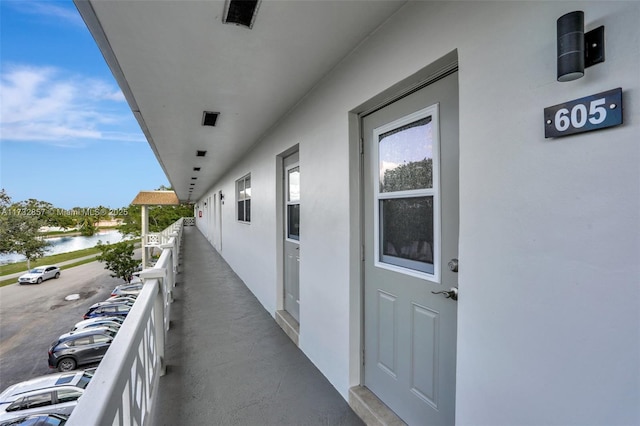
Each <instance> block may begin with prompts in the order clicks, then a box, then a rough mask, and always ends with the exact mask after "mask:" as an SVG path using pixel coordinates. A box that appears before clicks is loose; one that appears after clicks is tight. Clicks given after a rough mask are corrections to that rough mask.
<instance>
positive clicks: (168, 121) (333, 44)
mask: <svg viewBox="0 0 640 426" xmlns="http://www.w3.org/2000/svg"><path fill="white" fill-rule="evenodd" d="M75 3H76V6H77V8H78V10H79V11H80V14H81V15H82V17H83V18H84V20H85V22H86V23H87V26H88V28H89V30H90V31H91V33H92V34H93V36H94V38H95V40H96V42H97V44H98V46H99V47H100V49H101V51H102V53H103V55H104V56H105V59H106V60H107V63H108V64H109V66H110V68H111V70H112V72H113V73H114V76H115V77H116V80H117V81H118V84H119V85H120V87H121V88H122V90H123V92H124V94H125V96H126V97H127V100H128V102H129V105H130V106H131V109H132V111H133V112H134V115H135V116H136V118H137V119H138V122H139V123H140V126H141V127H142V129H143V131H144V132H145V135H146V136H147V139H148V141H149V144H150V145H151V147H152V149H153V151H154V152H155V155H156V157H157V159H158V161H159V162H160V164H161V166H162V168H163V169H164V171H165V173H166V175H167V177H168V179H169V182H170V183H171V185H172V187H173V188H174V189H175V191H176V193H177V194H178V197H179V198H180V200H181V201H188V200H192V201H195V200H197V199H198V198H200V197H201V196H203V195H204V194H205V192H206V191H207V190H208V189H209V188H210V187H211V185H213V184H214V183H215V182H216V181H217V180H218V179H219V178H220V177H221V176H222V175H223V174H224V173H225V172H226V171H227V170H228V169H229V168H230V166H231V165H232V164H234V163H235V162H236V161H238V159H239V158H240V157H241V156H242V155H243V154H245V153H246V152H247V151H248V150H249V149H250V148H251V147H252V146H253V145H255V144H256V143H257V142H258V141H259V140H260V138H261V137H262V136H263V135H264V134H265V133H266V132H267V131H268V130H269V128H271V127H272V126H273V125H274V124H275V123H276V122H277V121H278V120H279V119H281V118H282V117H283V116H284V115H285V114H286V113H287V112H288V111H289V110H290V109H291V108H293V106H294V105H295V104H296V103H297V102H298V101H299V100H300V99H302V98H303V97H304V95H305V94H306V93H308V92H309V91H310V90H311V89H312V88H313V87H314V85H315V84H317V83H318V81H319V80H321V79H322V78H323V76H325V75H326V74H327V73H329V72H330V71H331V69H332V68H333V67H335V66H336V65H337V64H338V63H339V62H340V60H341V59H343V58H344V57H346V56H347V55H348V54H349V52H351V51H352V50H353V49H354V48H355V47H356V46H357V45H358V44H359V43H360V42H362V41H363V40H364V39H365V38H366V37H367V36H368V35H369V34H371V33H372V32H373V31H374V30H375V29H376V28H378V27H379V26H380V25H381V24H382V23H383V22H384V21H385V20H386V19H388V18H389V17H390V16H391V15H392V14H393V13H395V12H396V11H397V10H398V9H399V8H400V7H402V5H403V4H404V3H405V0H391V1H382V0H341V1H329V0H284V1H281V0H263V1H262V2H261V3H260V5H259V8H258V12H257V16H256V20H255V23H254V25H253V28H252V29H248V28H245V27H240V26H236V25H229V24H224V23H222V15H223V13H224V8H225V3H224V1H217V0H207V1H188V0H171V1H142V0H132V1H126V0H119V1H106V0H75ZM203 111H216V112H219V113H220V116H219V117H218V121H217V125H216V126H215V127H205V126H202V125H201V124H202V114H203ZM197 150H206V151H207V154H206V156H205V157H196V151H197ZM194 167H200V171H194ZM193 177H196V178H197V179H196V180H193V179H192V178H193ZM191 183H195V185H194V186H191V185H190V184H191ZM190 188H192V191H190ZM140 189H141V190H143V189H150V188H140Z"/></svg>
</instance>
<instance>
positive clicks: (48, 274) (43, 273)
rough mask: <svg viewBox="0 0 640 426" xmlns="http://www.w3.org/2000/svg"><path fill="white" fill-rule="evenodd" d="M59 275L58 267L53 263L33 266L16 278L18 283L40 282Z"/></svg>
mask: <svg viewBox="0 0 640 426" xmlns="http://www.w3.org/2000/svg"><path fill="white" fill-rule="evenodd" d="M59 277H60V268H58V267H57V266H55V265H45V266H38V267H37V268H33V269H32V270H30V271H29V272H27V273H26V274H24V275H20V277H19V278H18V284H40V283H41V282H42V281H46V280H48V279H51V278H59Z"/></svg>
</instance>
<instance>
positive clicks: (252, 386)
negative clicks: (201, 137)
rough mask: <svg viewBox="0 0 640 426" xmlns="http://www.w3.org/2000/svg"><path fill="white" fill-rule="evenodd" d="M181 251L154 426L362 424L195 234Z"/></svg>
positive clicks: (189, 233)
mask: <svg viewBox="0 0 640 426" xmlns="http://www.w3.org/2000/svg"><path fill="white" fill-rule="evenodd" d="M183 244H184V246H183V250H182V253H183V254H182V260H181V271H182V273H181V274H180V275H179V278H178V286H177V288H176V289H175V293H174V298H175V302H174V303H173V305H172V312H171V329H170V330H169V334H168V341H167V352H166V357H167V359H166V363H167V374H166V375H165V376H163V377H162V378H161V379H160V390H159V393H158V400H157V401H156V407H157V408H156V411H155V413H154V416H153V424H155V425H186V426H188V425H243V426H251V425H361V424H363V423H362V422H361V421H360V419H359V418H358V416H357V415H356V414H355V413H354V412H353V411H352V410H351V408H350V407H349V405H348V404H347V402H346V401H345V400H344V399H343V398H342V397H341V396H340V394H339V393H338V392H337V391H336V390H335V388H334V387H333V386H332V385H331V384H330V383H329V381H328V380H327V379H326V378H325V377H324V376H323V375H322V374H321V373H320V372H319V370H318V369H317V368H316V367H315V366H314V365H313V364H312V363H311V362H310V361H309V359H308V358H307V357H306V356H305V355H304V354H303V353H302V352H301V351H300V350H299V349H298V348H297V347H296V346H295V345H294V344H293V343H292V342H291V340H289V338H288V337H287V335H286V334H285V333H284V332H283V331H282V329H281V328H280V327H279V326H278V325H277V324H276V322H275V321H274V320H273V318H272V317H271V315H269V313H268V312H267V311H266V310H265V309H264V308H263V307H262V305H261V304H260V303H259V302H258V300H257V299H256V298H255V297H254V296H253V294H252V293H251V292H250V291H249V290H248V289H247V287H246V286H245V285H244V283H243V282H242V281H241V280H240V278H239V277H238V276H237V275H236V274H235V273H234V272H233V271H232V270H231V268H230V267H229V265H228V264H227V263H226V262H225V261H224V260H223V259H222V257H221V256H220V255H218V253H217V252H216V251H215V250H213V248H212V247H211V245H210V244H209V243H208V241H207V240H206V239H205V237H204V236H203V235H202V234H201V233H200V231H199V230H198V229H197V228H195V227H185V233H184V240H183ZM327 350H331V348H327Z"/></svg>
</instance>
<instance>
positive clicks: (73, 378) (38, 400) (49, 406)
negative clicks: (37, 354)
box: [0, 371, 93, 421]
mask: <svg viewBox="0 0 640 426" xmlns="http://www.w3.org/2000/svg"><path fill="white" fill-rule="evenodd" d="M92 377H93V373H92V372H89V371H74V372H70V373H58V374H47V375H46V376H41V377H36V378H35V379H31V380H27V381H26V382H21V383H16V384H15V385H12V386H9V387H8V388H7V389H5V390H4V392H2V393H1V394H0V421H4V420H10V419H13V418H16V417H22V416H25V415H28V414H39V413H55V414H71V412H72V411H73V409H74V408H75V406H76V404H77V400H78V398H80V396H82V394H83V393H84V389H85V388H86V387H87V385H88V384H89V382H90V381H91V378H92Z"/></svg>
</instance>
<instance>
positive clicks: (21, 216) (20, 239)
mask: <svg viewBox="0 0 640 426" xmlns="http://www.w3.org/2000/svg"><path fill="white" fill-rule="evenodd" d="M43 224H44V221H43V220H42V218H41V217H40V216H39V215H38V214H36V212H35V211H34V210H32V209H27V208H25V207H24V205H23V204H20V203H17V204H11V197H10V196H9V195H8V194H7V193H6V191H5V190H4V189H2V190H1V191H0V253H18V254H21V255H23V256H24V257H26V258H27V269H31V260H34V259H37V258H39V257H42V256H43V255H44V253H45V252H46V249H47V247H48V246H49V243H48V242H47V241H46V240H45V239H43V238H42V236H41V235H40V231H39V230H40V228H41V227H42V226H43Z"/></svg>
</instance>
